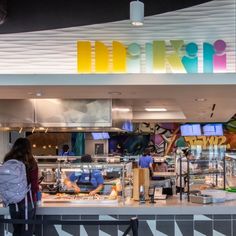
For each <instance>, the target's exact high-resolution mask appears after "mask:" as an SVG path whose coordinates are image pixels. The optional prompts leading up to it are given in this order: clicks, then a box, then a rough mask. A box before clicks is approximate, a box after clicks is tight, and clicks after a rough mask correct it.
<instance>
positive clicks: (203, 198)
mask: <svg viewBox="0 0 236 236" xmlns="http://www.w3.org/2000/svg"><path fill="white" fill-rule="evenodd" d="M212 201H213V200H212V196H211V195H206V194H200V195H197V196H196V195H190V202H192V203H199V204H209V203H212Z"/></svg>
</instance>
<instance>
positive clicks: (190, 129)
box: [180, 124, 202, 136]
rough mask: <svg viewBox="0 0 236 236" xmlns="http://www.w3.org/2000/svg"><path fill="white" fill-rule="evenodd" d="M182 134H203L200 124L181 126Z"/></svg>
mask: <svg viewBox="0 0 236 236" xmlns="http://www.w3.org/2000/svg"><path fill="white" fill-rule="evenodd" d="M180 131H181V135H182V136H201V135H202V132H201V126H200V124H186V125H181V126H180Z"/></svg>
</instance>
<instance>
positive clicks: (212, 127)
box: [202, 124, 224, 136]
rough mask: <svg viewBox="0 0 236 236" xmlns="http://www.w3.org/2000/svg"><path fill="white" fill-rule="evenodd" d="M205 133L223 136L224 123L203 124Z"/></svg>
mask: <svg viewBox="0 0 236 236" xmlns="http://www.w3.org/2000/svg"><path fill="white" fill-rule="evenodd" d="M202 130H203V135H205V136H223V135H224V132H223V125H222V124H206V125H203V126H202Z"/></svg>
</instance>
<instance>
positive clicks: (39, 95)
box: [35, 92, 43, 97]
mask: <svg viewBox="0 0 236 236" xmlns="http://www.w3.org/2000/svg"><path fill="white" fill-rule="evenodd" d="M35 95H36V96H37V97H41V96H42V95H43V94H42V93H41V92H37V93H35Z"/></svg>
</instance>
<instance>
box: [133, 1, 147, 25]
mask: <svg viewBox="0 0 236 236" xmlns="http://www.w3.org/2000/svg"><path fill="white" fill-rule="evenodd" d="M143 19H144V3H143V2H140V1H138V0H137V1H132V2H130V20H131V23H132V25H135V26H141V25H143Z"/></svg>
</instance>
